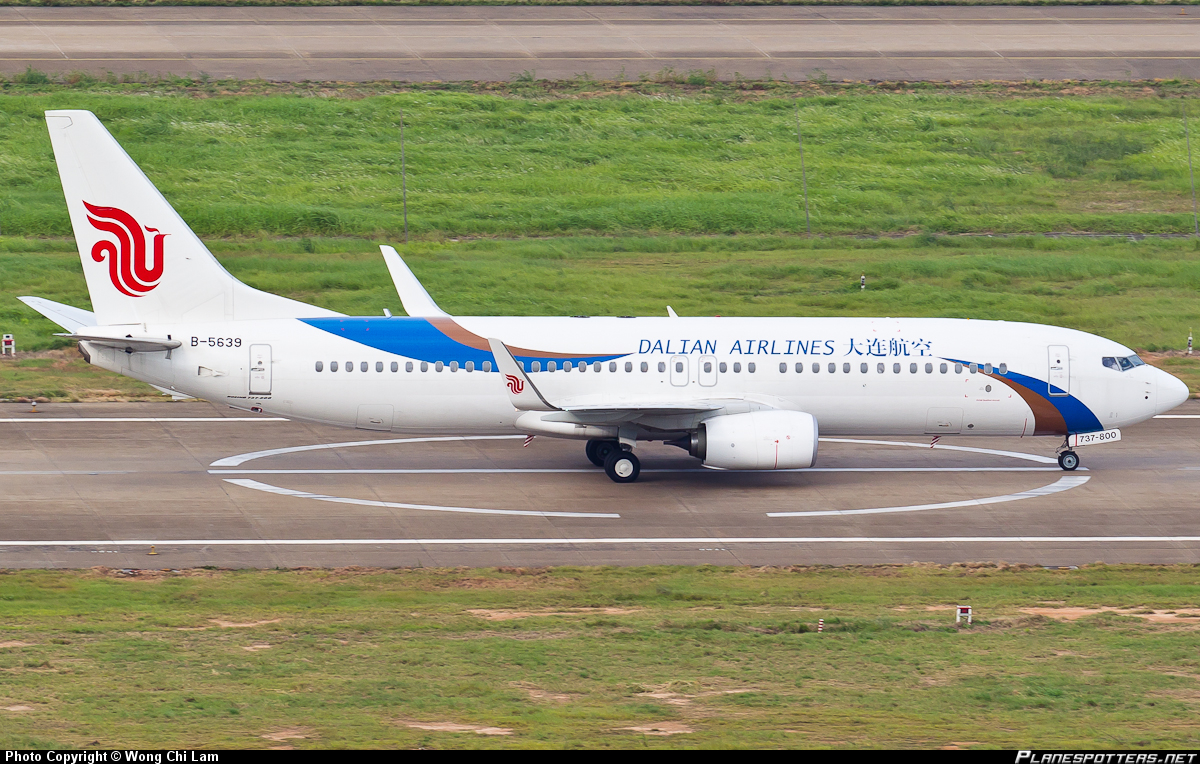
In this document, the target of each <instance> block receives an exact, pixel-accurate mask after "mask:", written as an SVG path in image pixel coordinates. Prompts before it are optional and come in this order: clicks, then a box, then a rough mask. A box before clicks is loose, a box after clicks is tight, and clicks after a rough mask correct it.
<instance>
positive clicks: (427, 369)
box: [421, 361, 429, 371]
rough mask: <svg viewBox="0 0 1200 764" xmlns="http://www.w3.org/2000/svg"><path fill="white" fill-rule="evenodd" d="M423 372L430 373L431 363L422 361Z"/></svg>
mask: <svg viewBox="0 0 1200 764" xmlns="http://www.w3.org/2000/svg"><path fill="white" fill-rule="evenodd" d="M421 371H429V361H421Z"/></svg>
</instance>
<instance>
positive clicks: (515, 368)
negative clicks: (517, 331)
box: [488, 338, 560, 411]
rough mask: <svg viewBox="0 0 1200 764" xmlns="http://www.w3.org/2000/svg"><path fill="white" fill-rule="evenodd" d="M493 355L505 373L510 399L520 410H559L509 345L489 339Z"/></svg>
mask: <svg viewBox="0 0 1200 764" xmlns="http://www.w3.org/2000/svg"><path fill="white" fill-rule="evenodd" d="M488 345H490V346H491V348H492V355H493V356H495V358H496V368H497V369H498V370H499V371H500V373H501V374H503V375H504V385H505V387H507V388H508V400H509V401H510V402H511V403H512V405H513V408H515V409H517V410H518V411H559V410H560V409H559V408H558V407H557V406H552V405H550V403H548V402H547V401H546V399H545V398H543V397H542V394H541V393H540V392H538V389H537V388H536V387H534V386H533V382H532V381H531V380H530V379H529V377H528V376H527V375H526V374H525V370H524V369H522V368H521V364H519V363H517V359H515V358H513V356H512V353H510V352H509V351H508V347H507V346H506V345H505V344H504V343H503V342H501V341H500V340H497V339H491V338H489V339H488Z"/></svg>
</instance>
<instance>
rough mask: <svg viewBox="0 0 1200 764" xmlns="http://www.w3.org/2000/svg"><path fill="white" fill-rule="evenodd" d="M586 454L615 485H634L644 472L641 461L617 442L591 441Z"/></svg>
mask: <svg viewBox="0 0 1200 764" xmlns="http://www.w3.org/2000/svg"><path fill="white" fill-rule="evenodd" d="M584 453H586V454H587V458H588V460H589V461H590V462H591V463H592V464H594V465H596V466H597V467H603V468H604V474H605V475H608V477H609V479H610V480H612V481H613V482H614V483H632V482H633V481H635V480H637V479H638V475H640V474H641V472H642V463H641V461H640V460H639V459H638V458H637V457H636V456H634V455H633V452H632V451H626V450H625V449H624V448H622V447H621V444H620V443H619V442H617V441H615V440H589V441H588V443H587V448H586V449H585V450H584Z"/></svg>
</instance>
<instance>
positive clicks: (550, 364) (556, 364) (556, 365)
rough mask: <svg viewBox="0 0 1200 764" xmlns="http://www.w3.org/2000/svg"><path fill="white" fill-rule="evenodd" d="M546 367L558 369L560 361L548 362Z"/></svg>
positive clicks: (553, 369)
mask: <svg viewBox="0 0 1200 764" xmlns="http://www.w3.org/2000/svg"><path fill="white" fill-rule="evenodd" d="M546 368H547V369H549V370H550V371H558V361H551V362H550V363H548V364H546Z"/></svg>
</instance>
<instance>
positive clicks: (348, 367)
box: [346, 361, 354, 371]
mask: <svg viewBox="0 0 1200 764" xmlns="http://www.w3.org/2000/svg"><path fill="white" fill-rule="evenodd" d="M346 371H354V361H346Z"/></svg>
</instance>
